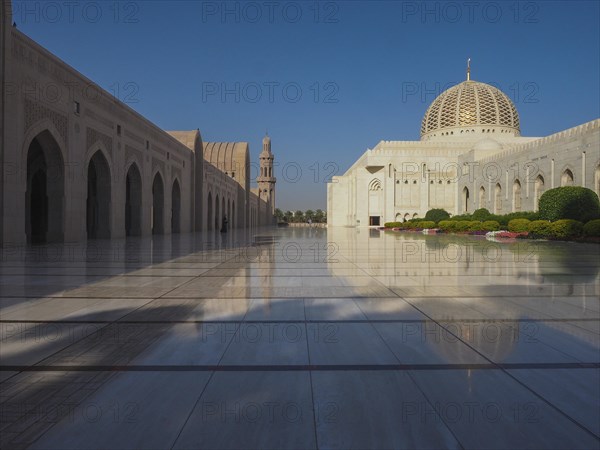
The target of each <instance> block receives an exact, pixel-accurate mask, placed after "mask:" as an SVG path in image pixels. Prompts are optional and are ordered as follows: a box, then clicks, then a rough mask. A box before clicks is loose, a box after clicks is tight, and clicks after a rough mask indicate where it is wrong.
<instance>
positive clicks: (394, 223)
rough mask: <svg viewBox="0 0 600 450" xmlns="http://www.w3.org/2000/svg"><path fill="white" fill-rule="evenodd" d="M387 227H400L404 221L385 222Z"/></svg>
mask: <svg viewBox="0 0 600 450" xmlns="http://www.w3.org/2000/svg"><path fill="white" fill-rule="evenodd" d="M383 226H384V227H385V228H400V227H401V226H402V222H386V223H384V224H383Z"/></svg>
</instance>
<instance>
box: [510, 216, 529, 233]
mask: <svg viewBox="0 0 600 450" xmlns="http://www.w3.org/2000/svg"><path fill="white" fill-rule="evenodd" d="M530 223H531V220H529V219H513V220H511V221H510V222H508V231H513V232H515V233H523V232H525V231H529V224H530Z"/></svg>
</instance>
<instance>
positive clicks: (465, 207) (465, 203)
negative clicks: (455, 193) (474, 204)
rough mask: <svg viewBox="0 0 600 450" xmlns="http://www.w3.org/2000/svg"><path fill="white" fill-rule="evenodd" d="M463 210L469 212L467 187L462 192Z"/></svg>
mask: <svg viewBox="0 0 600 450" xmlns="http://www.w3.org/2000/svg"><path fill="white" fill-rule="evenodd" d="M462 200H463V212H465V213H466V212H469V189H468V188H467V187H465V188H464V189H463V193H462Z"/></svg>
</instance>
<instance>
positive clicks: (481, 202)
mask: <svg viewBox="0 0 600 450" xmlns="http://www.w3.org/2000/svg"><path fill="white" fill-rule="evenodd" d="M479 207H480V208H486V207H487V201H486V197H485V188H484V187H483V186H481V187H480V188H479Z"/></svg>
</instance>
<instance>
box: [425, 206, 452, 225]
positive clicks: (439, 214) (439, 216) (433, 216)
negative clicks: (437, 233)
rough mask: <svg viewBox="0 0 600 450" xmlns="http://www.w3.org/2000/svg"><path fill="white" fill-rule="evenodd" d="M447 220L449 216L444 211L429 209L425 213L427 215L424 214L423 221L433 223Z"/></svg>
mask: <svg viewBox="0 0 600 450" xmlns="http://www.w3.org/2000/svg"><path fill="white" fill-rule="evenodd" d="M449 218H450V214H449V213H448V211H446V210H445V209H430V210H429V211H427V214H425V220H431V221H433V222H435V223H438V222H439V221H441V220H447V219H449Z"/></svg>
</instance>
